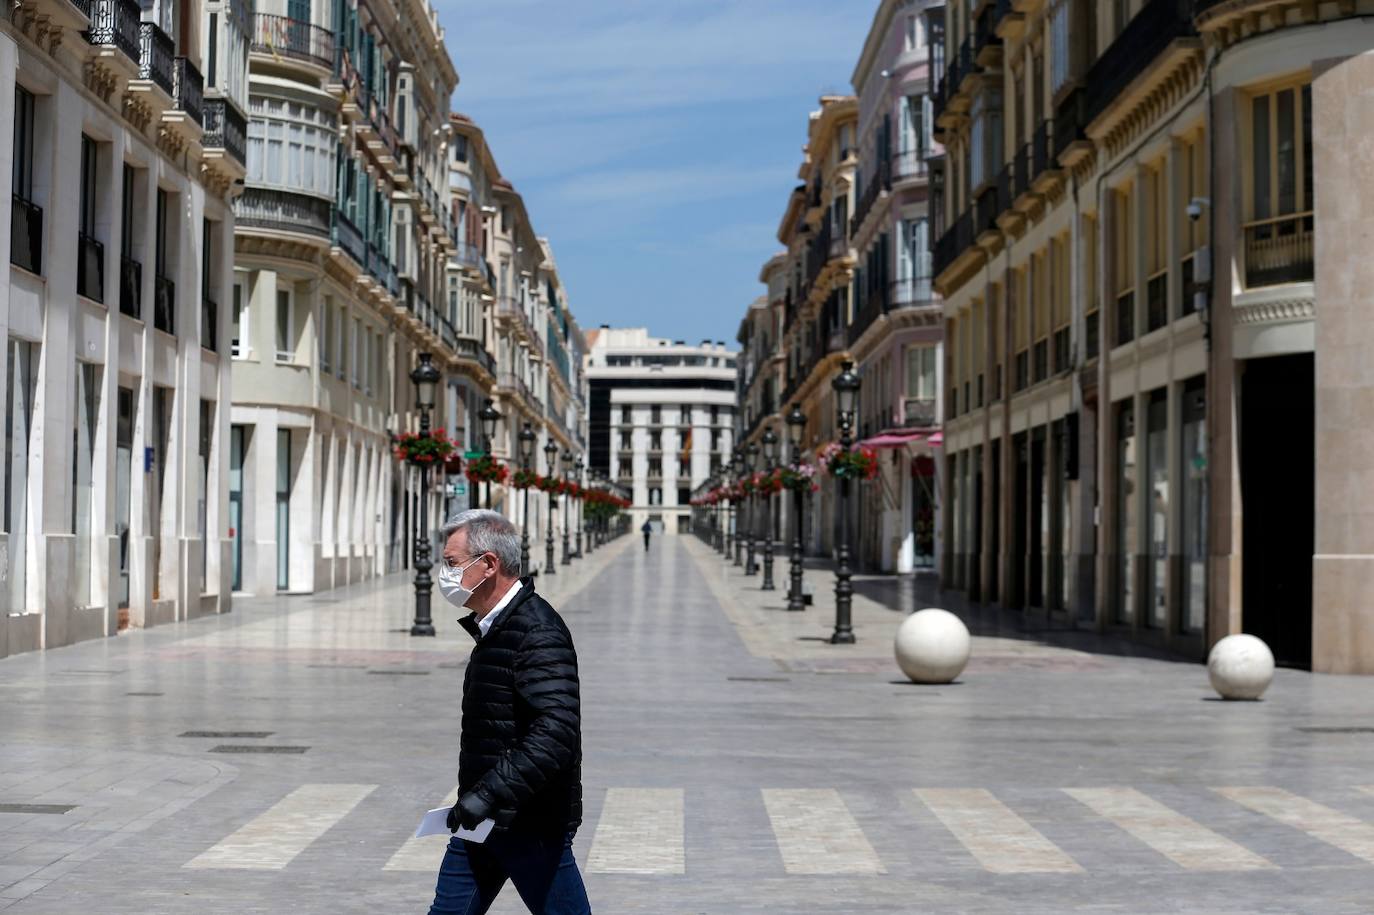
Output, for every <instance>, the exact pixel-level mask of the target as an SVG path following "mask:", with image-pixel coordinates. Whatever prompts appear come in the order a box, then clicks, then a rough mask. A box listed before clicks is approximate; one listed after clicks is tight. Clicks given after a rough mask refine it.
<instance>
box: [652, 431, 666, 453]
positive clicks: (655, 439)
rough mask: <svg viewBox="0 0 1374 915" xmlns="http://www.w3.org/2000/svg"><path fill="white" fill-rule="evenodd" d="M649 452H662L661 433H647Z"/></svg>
mask: <svg viewBox="0 0 1374 915" xmlns="http://www.w3.org/2000/svg"><path fill="white" fill-rule="evenodd" d="M649 450H650V451H662V450H663V433H661V432H651V433H649Z"/></svg>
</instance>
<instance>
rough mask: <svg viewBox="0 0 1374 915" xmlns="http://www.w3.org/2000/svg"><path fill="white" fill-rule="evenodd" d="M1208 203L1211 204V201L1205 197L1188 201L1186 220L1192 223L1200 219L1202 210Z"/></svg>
mask: <svg viewBox="0 0 1374 915" xmlns="http://www.w3.org/2000/svg"><path fill="white" fill-rule="evenodd" d="M1209 203H1211V201H1209V200H1208V199H1207V198H1206V197H1194V198H1193V199H1192V200H1190V201H1188V218H1189V219H1191V220H1192V221H1193V222H1197V221H1198V220H1199V219H1201V218H1202V208H1203V207H1205V206H1207V205H1208V204H1209Z"/></svg>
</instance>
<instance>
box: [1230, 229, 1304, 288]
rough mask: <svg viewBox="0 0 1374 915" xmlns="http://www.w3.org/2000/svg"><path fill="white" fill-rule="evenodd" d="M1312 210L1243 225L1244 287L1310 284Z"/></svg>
mask: <svg viewBox="0 0 1374 915" xmlns="http://www.w3.org/2000/svg"><path fill="white" fill-rule="evenodd" d="M1312 237H1313V236H1312V211H1311V210H1308V211H1307V212H1305V213H1295V214H1292V215H1289V216H1276V217H1274V218H1272V219H1259V220H1255V221H1254V222H1248V223H1246V224H1245V286H1246V288H1248V289H1254V288H1257V287H1260V286H1278V285H1281V284H1283V283H1310V282H1312V277H1313V260H1312Z"/></svg>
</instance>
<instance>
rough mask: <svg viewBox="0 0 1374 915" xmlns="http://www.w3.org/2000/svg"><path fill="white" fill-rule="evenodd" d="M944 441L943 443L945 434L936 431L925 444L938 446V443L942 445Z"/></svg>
mask: <svg viewBox="0 0 1374 915" xmlns="http://www.w3.org/2000/svg"><path fill="white" fill-rule="evenodd" d="M944 443H945V434H944V433H943V432H936V433H935V434H934V435H932V436H931V437H930V440H929V441H927V442H926V444H927V445H934V446H936V447H939V446H940V445H943V444H944Z"/></svg>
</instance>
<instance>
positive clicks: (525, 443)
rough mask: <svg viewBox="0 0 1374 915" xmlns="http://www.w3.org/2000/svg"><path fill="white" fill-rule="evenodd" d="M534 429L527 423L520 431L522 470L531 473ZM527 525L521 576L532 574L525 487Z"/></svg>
mask: <svg viewBox="0 0 1374 915" xmlns="http://www.w3.org/2000/svg"><path fill="white" fill-rule="evenodd" d="M535 438H536V436H535V434H534V429H533V428H531V427H530V424H529V423H528V422H527V423H525V427H524V428H523V429H521V430H520V469H521V470H523V471H525V473H527V474H528V473H529V471H530V468H531V466H533V463H534V441H535ZM524 502H525V505H524V509H523V511H524V515H525V525H524V529H523V530H522V531H521V533H520V574H521V575H528V574H529V573H530V488H529V486H526V487H525V497H524Z"/></svg>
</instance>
